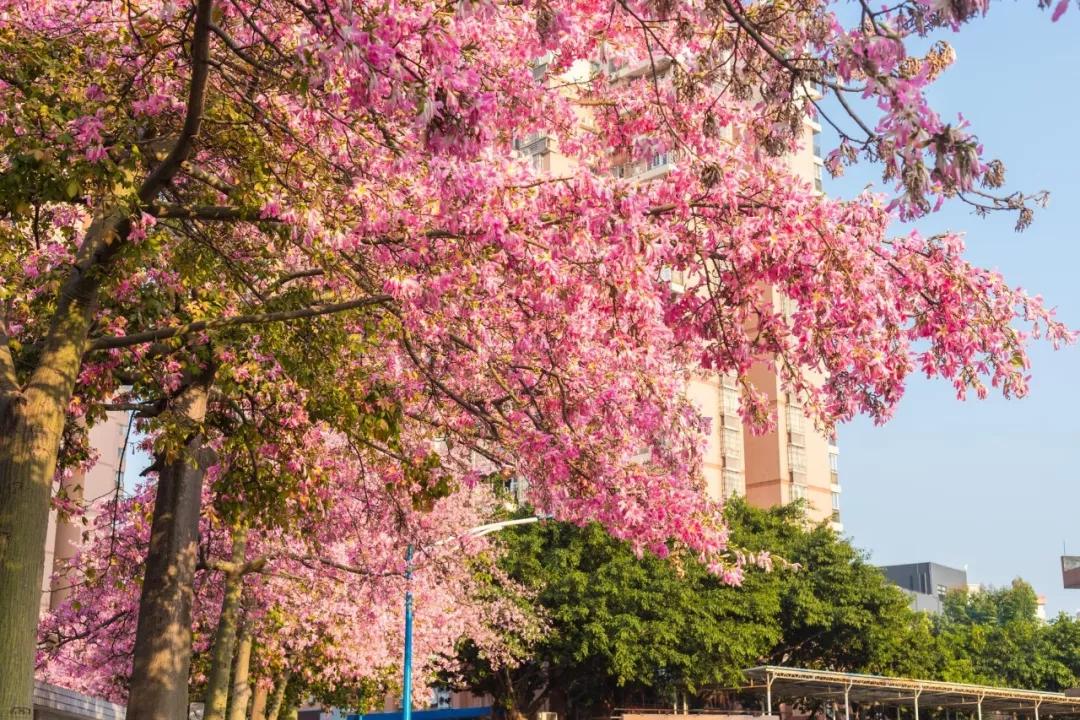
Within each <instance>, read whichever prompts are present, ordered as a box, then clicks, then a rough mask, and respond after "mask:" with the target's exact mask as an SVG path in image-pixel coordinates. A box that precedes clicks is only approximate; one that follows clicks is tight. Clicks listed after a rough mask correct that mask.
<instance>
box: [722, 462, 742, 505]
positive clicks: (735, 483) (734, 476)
mask: <svg viewBox="0 0 1080 720" xmlns="http://www.w3.org/2000/svg"><path fill="white" fill-rule="evenodd" d="M723 480H724V489H723V492H724V497H725V498H729V497H731V496H732V495H745V494H746V478H745V477H743V474H742V473H741V472H738V471H736V470H727V469H725V470H724V475H723Z"/></svg>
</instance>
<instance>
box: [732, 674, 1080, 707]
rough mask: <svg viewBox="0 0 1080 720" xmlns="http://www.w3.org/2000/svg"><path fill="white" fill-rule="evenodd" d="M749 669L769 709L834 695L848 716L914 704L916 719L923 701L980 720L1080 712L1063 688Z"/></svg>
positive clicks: (753, 684)
mask: <svg viewBox="0 0 1080 720" xmlns="http://www.w3.org/2000/svg"><path fill="white" fill-rule="evenodd" d="M745 675H746V677H747V678H748V679H749V680H750V685H749V686H748V687H747V688H746V689H748V690H754V691H757V692H763V693H765V695H766V702H767V704H768V706H769V714H770V715H771V714H772V701H773V698H778V699H780V698H784V699H794V698H813V699H817V700H834V701H836V703H837V705H838V706H840V705H842V706H843V707H844V709H845V717H850V709H851V703H860V704H870V705H873V704H879V705H886V706H902V707H909V708H913V709H914V716H915V720H918V718H919V708H920V707H921V708H922V709H923V710H936V709H946V708H948V709H951V710H963V711H966V712H969V713H970V714H971V715H972V716H973V717H977V718H980V720H981V718H982V713H983V711H984V710H985V711H987V712H999V713H1016V714H1018V715H1026V716H1030V717H1033V718H1035V720H1039V718H1040V717H1043V718H1050V717H1053V716H1055V715H1058V716H1065V715H1068V716H1073V715H1080V697H1069V696H1067V695H1065V694H1064V693H1052V692H1039V691H1037V690H1018V689H1014V688H1002V687H993V686H990V685H969V684H967V683H952V682H940V681H937V680H917V679H914V678H893V677H885V676H883V675H862V674H859V673H844V672H833V671H830V670H807V669H804V668H791V667H782V666H776V665H764V666H761V667H755V668H750V669H749V670H746V671H745Z"/></svg>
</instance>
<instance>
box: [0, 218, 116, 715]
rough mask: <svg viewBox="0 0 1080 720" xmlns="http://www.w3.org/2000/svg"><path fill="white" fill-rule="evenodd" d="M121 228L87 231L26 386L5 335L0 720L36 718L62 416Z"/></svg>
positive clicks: (100, 226) (0, 356)
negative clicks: (41, 612) (104, 267)
mask: <svg viewBox="0 0 1080 720" xmlns="http://www.w3.org/2000/svg"><path fill="white" fill-rule="evenodd" d="M125 227H126V226H124V224H123V222H122V220H121V219H120V218H119V217H117V216H113V215H110V216H108V217H106V218H101V219H99V220H96V221H95V222H94V223H93V224H92V225H91V226H90V228H89V230H87V233H86V237H85V239H84V240H83V243H82V245H81V247H80V248H79V252H78V254H77V256H76V261H75V263H74V267H73V268H72V271H71V273H70V275H69V276H68V278H67V280H66V281H65V283H64V285H63V287H62V288H61V290H60V293H59V295H58V296H57V304H56V311H55V314H54V315H53V318H52V323H51V325H50V327H49V332H48V334H47V335H46V336H45V338H44V341H43V343H42V350H41V355H40V356H39V358H38V364H37V366H36V367H35V368H34V370H33V372H32V373H31V374H30V376H29V379H28V381H27V382H26V384H25V386H23V385H22V384H21V383H20V377H19V375H18V373H16V371H15V365H14V362H13V358H12V355H11V348H10V345H9V343H8V338H7V336H6V335H4V334H3V332H2V331H0V720H8V719H9V718H10V719H11V720H29V718H30V714H31V712H32V711H31V698H32V696H33V691H34V677H33V675H34V654H35V648H36V642H35V641H36V636H37V621H38V608H39V607H40V604H41V589H42V581H43V580H44V568H45V537H46V534H47V529H48V522H49V499H50V496H51V494H52V483H53V476H54V474H55V472H56V461H57V456H58V454H59V451H60V439H61V437H62V436H63V430H64V419H65V417H64V416H65V412H66V411H67V407H68V404H69V403H70V402H71V397H72V394H73V393H74V390H75V381H76V379H77V378H78V375H79V369H80V367H81V366H82V355H83V351H84V349H85V347H86V339H87V334H88V332H89V328H90V323H91V320H92V319H93V316H94V313H95V311H96V308H97V296H98V287H99V284H100V277H101V271H100V269H99V266H100V265H101V264H102V263H104V262H107V261H108V259H109V258H110V257H111V256H112V255H113V254H114V253H115V248H116V247H117V246H118V245H120V237H121V236H122V235H123V233H124V232H125ZM0 330H2V328H0Z"/></svg>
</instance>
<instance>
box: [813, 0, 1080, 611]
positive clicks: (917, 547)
mask: <svg viewBox="0 0 1080 720" xmlns="http://www.w3.org/2000/svg"><path fill="white" fill-rule="evenodd" d="M1078 31H1080V13H1078V12H1077V10H1076V8H1072V9H1070V10H1069V12H1068V13H1066V15H1065V16H1064V17H1063V18H1062V19H1061V21H1059V22H1058V23H1056V24H1055V23H1051V22H1050V19H1049V14H1048V13H1044V12H1040V11H1039V10H1038V9H1037V8H1036V4H1035V2H1032V1H1031V0H1023V1H1022V2H1012V1H1007V2H995V3H993V4H992V6H991V10H990V13H989V15H988V16H987V17H986V18H984V19H982V20H979V21H976V22H975V23H973V24H971V25H969V26H968V27H966V28H965V29H964V30H963V31H962V32H960V33H957V34H955V35H950V36H949V37H948V39H949V41H950V42H951V43H952V44H953V46H954V47H955V48H956V51H957V55H958V58H957V61H956V63H955V64H954V65H953V66H952V67H951V68H950V69H949V70H948V71H947V72H946V73H945V74H944V75H943V76H942V78H941V79H940V80H939V81H938V82H937V83H936V87H935V89H934V91H933V92H932V95H931V101H932V104H933V105H934V107H936V108H937V109H938V111H939V112H941V113H942V115H943V116H944V117H946V118H954V117H955V116H956V113H957V112H963V114H964V116H965V117H966V118H967V119H968V120H970V121H971V123H972V129H973V130H974V131H975V132H976V133H977V134H978V135H979V138H980V139H981V140H982V142H983V143H984V145H985V147H986V151H987V154H988V156H989V157H999V158H1001V159H1002V160H1003V161H1004V162H1005V164H1006V166H1007V168H1008V187H1009V188H1010V189H1015V188H1019V189H1024V190H1038V189H1047V190H1050V192H1051V202H1050V207H1049V208H1047V209H1045V210H1042V211H1039V212H1038V214H1037V215H1036V219H1035V224H1034V225H1033V226H1032V227H1031V228H1029V229H1028V230H1027V231H1025V232H1024V233H1021V234H1017V233H1015V232H1014V231H1013V229H1012V223H1013V218H1012V217H1011V216H1006V215H995V216H991V217H989V218H979V217H976V216H975V215H973V214H972V213H971V212H970V211H969V209H968V208H967V207H966V206H964V205H963V204H961V203H955V204H953V205H951V206H948V205H947V206H946V208H945V209H943V210H942V211H941V212H940V213H938V214H937V215H935V216H933V217H931V218H928V219H926V220H924V221H920V222H919V223H917V224H916V226H917V227H919V229H920V230H923V231H925V232H933V231H938V230H942V229H946V228H948V229H953V230H965V231H966V232H967V240H968V248H969V258H970V259H972V260H973V261H975V262H977V263H979V264H980V265H984V266H987V267H993V268H996V269H998V270H1000V271H1001V272H1002V273H1003V274H1004V275H1005V277H1006V279H1007V280H1009V281H1010V283H1011V284H1014V285H1021V286H1023V287H1024V288H1026V289H1028V290H1029V291H1030V292H1037V293H1041V294H1042V295H1043V296H1044V298H1045V299H1046V301H1047V303H1048V304H1050V305H1053V306H1056V307H1057V308H1058V314H1059V317H1060V318H1061V319H1063V320H1065V321H1067V322H1068V323H1069V324H1070V325H1071V326H1072V327H1074V328H1075V327H1080V276H1078V273H1077V269H1078V267H1080V244H1078V242H1077V241H1078V239H1080V232H1078V225H1080V122H1078V113H1080V99H1078V94H1080V43H1078V42H1077V39H1078V37H1080V35H1078ZM825 137H826V142H825V145H826V146H828V144H829V142H828V140H827V138H828V134H827V133H826V136H825ZM868 182H876V183H877V185H876V186H877V187H879V188H880V175H879V173H878V172H877V170H876V169H875V168H872V167H867V168H864V169H861V168H857V169H854V170H853V171H849V174H848V175H847V176H845V177H844V178H842V179H838V180H829V179H826V187H825V189H826V192H828V193H829V194H831V195H835V196H848V195H852V194H854V193H857V192H858V191H860V190H861V189H862V188H863V187H864V186H865V185H866V184H867V183H868ZM1078 370H1080V349H1078V348H1077V347H1076V346H1072V347H1068V348H1066V349H1065V350H1063V351H1059V352H1053V351H1051V350H1050V349H1049V347H1045V346H1036V347H1034V348H1033V351H1032V375H1033V380H1032V383H1031V394H1030V395H1029V396H1028V397H1027V398H1024V399H1023V400H1008V401H1007V400H1003V399H1000V398H993V399H990V400H986V401H978V400H969V401H967V402H963V403H961V402H958V401H957V400H956V399H955V395H954V393H953V390H952V388H951V386H949V385H948V384H947V383H944V382H941V381H927V380H924V379H922V378H915V379H913V381H912V382H911V383H910V389H909V391H908V393H907V395H906V396H905V398H904V399H903V401H902V402H901V405H900V409H899V411H898V412H897V414H896V416H895V418H894V419H893V420H892V421H891V422H889V423H888V424H887V425H885V426H882V427H875V426H874V425H873V424H872V423H870V422H868V421H864V420H858V421H855V422H853V423H850V424H848V425H845V426H843V427H842V428H841V430H840V475H841V483H842V485H843V496H842V499H843V503H842V507H843V510H842V513H843V522H844V526H845V533H846V534H848V535H850V537H851V538H852V539H853V540H854V542H855V544H856V545H859V546H860V547H862V548H865V549H866V550H868V551H870V552H871V553H872V560H873V561H874V562H877V563H894V562H919V561H924V560H932V561H936V562H940V563H944V564H948V565H953V566H956V567H964V566H967V569H968V576H969V580H970V581H973V582H982V583H990V584H994V585H1003V584H1007V583H1008V582H1010V581H1011V580H1012V579H1013V578H1015V577H1023V578H1024V579H1025V580H1028V581H1029V582H1031V583H1032V584H1033V585H1034V586H1035V588H1036V591H1038V592H1040V593H1042V594H1045V595H1046V596H1047V600H1048V610H1049V611H1050V612H1051V613H1056V612H1058V611H1062V610H1064V611H1069V612H1073V611H1077V610H1080V590H1072V591H1067V590H1063V589H1062V587H1061V574H1060V566H1059V556H1060V555H1061V551H1062V544H1063V543H1065V544H1066V545H1067V547H1068V549H1069V551H1070V552H1071V553H1074V554H1077V555H1080V482H1078V481H1080V377H1078V374H1077V371H1078Z"/></svg>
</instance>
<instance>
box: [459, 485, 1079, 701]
mask: <svg viewBox="0 0 1080 720" xmlns="http://www.w3.org/2000/svg"><path fill="white" fill-rule="evenodd" d="M726 514H727V519H728V522H729V523H730V527H731V539H732V542H733V544H734V545H735V546H736V547H739V548H742V549H744V550H747V551H750V552H754V553H757V552H761V551H770V552H772V553H774V555H775V556H778V557H779V558H782V559H783V560H784V561H786V562H778V563H777V568H776V569H775V570H773V571H772V572H765V571H762V570H758V569H752V570H749V571H748V572H747V574H746V577H745V580H744V582H743V584H742V586H741V587H730V586H725V585H723V584H722V583H721V582H719V581H718V580H717V578H715V577H714V576H712V575H710V574H709V573H708V572H706V570H705V569H704V568H703V567H702V566H701V565H699V564H698V563H696V562H694V561H692V560H689V559H687V558H685V557H680V556H677V555H675V556H672V557H670V558H667V559H660V558H657V557H655V556H651V555H646V556H643V557H636V556H635V555H634V553H633V552H631V550H630V549H629V548H628V547H627V546H626V545H625V544H623V543H621V542H618V541H616V540H613V539H612V538H611V537H610V536H609V535H607V533H605V532H604V530H603V529H602V528H600V527H599V526H597V525H590V526H587V527H584V528H578V527H574V526H570V525H565V524H560V523H544V524H539V525H531V526H524V527H521V528H517V529H515V530H513V531H507V532H505V533H503V534H502V538H501V539H502V540H503V541H504V542H505V543H506V545H507V553H506V556H505V559H504V560H503V561H502V565H503V570H504V571H505V573H506V574H507V576H508V577H510V578H512V579H513V580H515V581H517V582H518V583H520V584H521V585H523V586H524V587H525V588H526V589H527V591H526V593H524V594H522V595H521V596H520V597H519V598H518V601H519V603H520V604H522V605H523V606H526V607H527V606H530V605H531V606H533V609H534V610H535V612H536V613H537V615H538V616H539V617H540V618H541V619H542V621H543V622H546V623H547V625H548V632H547V634H546V635H544V636H543V637H542V638H541V639H540V640H539V641H535V642H532V643H531V649H530V650H529V652H527V653H521V652H520V647H521V646H522V645H523V644H525V645H529V643H528V642H524V638H510V640H511V641H512V643H513V644H514V645H515V647H517V648H518V654H519V655H523V656H525V657H528V658H529V659H528V660H527V661H526V662H524V663H522V664H520V665H519V666H517V667H515V668H512V669H510V668H505V667H503V668H494V667H492V664H491V663H490V662H488V661H487V660H486V659H485V658H484V657H483V656H482V655H481V654H480V653H479V652H478V651H477V649H476V648H475V647H473V646H471V645H469V644H466V645H465V646H463V647H462V649H461V651H460V656H459V660H461V662H462V666H463V671H462V674H461V675H460V676H459V677H458V681H459V682H460V684H461V686H462V687H469V688H474V689H478V690H482V691H486V692H489V693H491V694H492V695H494V696H495V698H496V701H497V702H498V703H499V704H500V705H502V706H503V707H504V708H505V709H506V710H507V711H509V712H510V713H511V714H512V715H513V714H514V713H516V712H522V713H524V714H526V715H528V714H530V713H531V712H533V711H535V710H536V709H537V708H538V707H540V705H541V703H544V702H547V703H548V704H549V706H551V707H553V708H555V709H556V710H557V711H559V712H560V715H562V716H563V717H567V718H578V717H591V716H593V715H595V714H597V713H598V712H601V713H602V712H603V711H604V710H605V709H610V708H611V707H615V706H618V705H626V704H641V703H654V704H658V705H666V704H669V703H670V702H671V698H672V697H673V694H674V693H676V692H679V693H682V692H686V693H689V694H691V695H695V696H696V697H697V698H698V699H699V700H700V699H701V698H702V697H705V696H707V695H708V694H709V692H710V690H711V689H712V688H723V687H731V686H732V685H734V684H737V683H739V682H740V681H741V670H742V669H743V668H746V667H749V666H753V665H758V664H764V663H769V664H786V665H791V666H800V667H812V668H821V669H828V670H841V671H853V672H867V673H876V674H884V675H898V676H908V677H919V678H927V679H941V680H951V681H956V682H973V683H983V684H991V685H1001V686H1013V687H1021V688H1031V689H1039V690H1053V691H1060V690H1062V689H1064V688H1067V687H1074V686H1076V685H1077V683H1078V680H1077V678H1078V676H1080V621H1077V620H1075V619H1073V618H1071V617H1069V616H1066V615H1060V616H1058V617H1057V618H1054V619H1053V620H1051V621H1050V622H1048V623H1047V622H1044V621H1042V620H1040V619H1038V617H1037V616H1036V611H1037V602H1036V596H1035V593H1034V591H1033V590H1032V588H1031V586H1030V585H1028V584H1026V583H1024V582H1023V581H1020V580H1017V581H1015V582H1013V584H1012V585H1011V586H1010V587H1007V588H1003V589H997V590H993V589H991V590H982V591H978V592H971V593H969V592H966V591H960V592H954V593H951V594H950V595H948V596H947V597H946V599H945V603H944V609H943V612H942V613H941V614H940V615H930V614H927V613H922V612H915V611H913V610H912V609H910V607H909V604H908V597H907V596H906V595H905V594H904V593H903V592H902V591H900V590H899V589H898V588H897V587H895V586H893V585H892V584H890V583H889V582H888V581H887V580H886V579H885V576H884V575H883V574H882V573H881V571H880V570H878V569H877V568H875V567H873V566H872V565H870V564H869V563H868V561H867V557H866V555H865V554H864V553H863V552H862V551H860V550H858V549H857V548H855V547H853V546H852V545H851V544H850V543H848V542H846V541H844V540H842V539H840V538H839V537H837V535H836V534H835V533H834V532H833V531H832V530H830V529H829V528H828V527H827V526H825V525H820V526H812V525H810V524H809V523H807V522H806V520H805V518H804V515H803V510H802V508H801V507H799V506H798V505H791V506H787V507H783V508H773V509H770V510H761V509H757V508H752V507H750V506H748V505H747V504H746V503H745V502H742V501H739V500H735V501H732V502H730V503H729V504H728V506H727V510H726ZM788 564H795V565H797V567H795V568H793V567H788V566H787V565H788ZM486 579H487V580H488V582H490V583H491V584H492V585H493V586H495V585H497V584H498V578H495V577H488V578H486ZM692 702H693V701H692Z"/></svg>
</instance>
